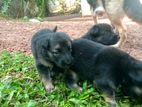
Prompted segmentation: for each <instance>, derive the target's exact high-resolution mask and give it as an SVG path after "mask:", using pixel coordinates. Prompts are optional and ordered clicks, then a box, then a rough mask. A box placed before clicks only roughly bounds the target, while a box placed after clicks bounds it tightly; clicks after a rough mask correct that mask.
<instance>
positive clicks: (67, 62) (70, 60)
mask: <svg viewBox="0 0 142 107" xmlns="http://www.w3.org/2000/svg"><path fill="white" fill-rule="evenodd" d="M72 64H73V57H72V56H70V57H68V58H66V59H65V60H63V62H62V65H63V66H64V67H65V68H68V67H70V66H71V65H72Z"/></svg>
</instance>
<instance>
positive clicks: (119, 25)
mask: <svg viewBox="0 0 142 107" xmlns="http://www.w3.org/2000/svg"><path fill="white" fill-rule="evenodd" d="M112 24H113V25H114V26H115V28H116V29H117V30H118V32H119V35H120V40H119V41H118V42H117V44H115V45H113V46H114V47H122V46H123V45H124V44H125V42H126V40H127V32H126V26H125V25H124V24H123V23H122V21H121V19H117V20H116V21H112Z"/></svg>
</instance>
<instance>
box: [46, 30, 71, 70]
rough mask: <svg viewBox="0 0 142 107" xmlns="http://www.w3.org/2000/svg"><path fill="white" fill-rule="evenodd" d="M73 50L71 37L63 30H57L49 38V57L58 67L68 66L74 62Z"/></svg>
mask: <svg viewBox="0 0 142 107" xmlns="http://www.w3.org/2000/svg"><path fill="white" fill-rule="evenodd" d="M71 51H72V46H71V39H70V38H69V36H68V35H67V34H65V33H63V32H55V33H54V34H53V35H52V36H51V37H50V39H49V40H48V49H47V54H48V57H49V59H50V61H51V62H52V63H54V64H55V65H56V66H58V67H61V68H68V67H69V66H70V65H71V64H72V61H73V58H72V56H71Z"/></svg>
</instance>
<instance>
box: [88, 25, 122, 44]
mask: <svg viewBox="0 0 142 107" xmlns="http://www.w3.org/2000/svg"><path fill="white" fill-rule="evenodd" d="M87 35H88V38H89V39H91V40H93V41H95V42H99V43H102V44H104V45H113V44H115V43H117V42H118V40H119V35H118V33H115V31H114V30H113V28H112V27H111V26H110V25H109V24H105V23H101V24H96V25H94V26H93V27H92V28H91V29H90V30H89V31H88V33H87Z"/></svg>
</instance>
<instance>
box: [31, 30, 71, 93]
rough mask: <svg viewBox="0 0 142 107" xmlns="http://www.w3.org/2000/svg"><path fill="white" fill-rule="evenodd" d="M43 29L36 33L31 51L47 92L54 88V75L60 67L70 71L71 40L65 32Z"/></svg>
mask: <svg viewBox="0 0 142 107" xmlns="http://www.w3.org/2000/svg"><path fill="white" fill-rule="evenodd" d="M56 29H57V28H55V29H54V30H50V29H42V30H40V31H38V32H37V33H35V34H34V35H33V37H32V41H31V49H32V53H33V56H34V58H35V63H36V68H37V70H38V72H39V74H40V77H41V81H42V82H43V84H44V86H45V89H46V91H51V90H52V89H53V88H54V85H53V83H52V78H51V77H52V74H53V73H56V72H57V71H54V70H57V69H58V67H59V68H61V69H68V67H69V66H70V65H71V63H72V60H73V58H72V56H71V47H72V46H71V39H70V37H69V36H68V35H67V34H65V33H63V32H56Z"/></svg>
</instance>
